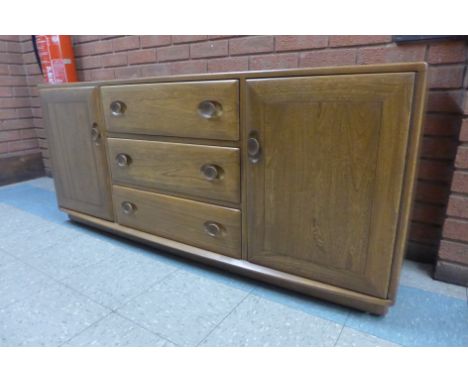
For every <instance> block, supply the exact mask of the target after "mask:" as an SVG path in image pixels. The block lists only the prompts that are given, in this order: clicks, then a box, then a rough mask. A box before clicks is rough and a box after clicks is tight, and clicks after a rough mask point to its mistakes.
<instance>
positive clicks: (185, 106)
mask: <svg viewBox="0 0 468 382" xmlns="http://www.w3.org/2000/svg"><path fill="white" fill-rule="evenodd" d="M238 88H239V86H238V81H237V80H227V81H194V82H179V83H160V84H141V85H119V86H103V87H102V88H101V92H102V101H103V108H104V112H105V117H106V123H107V129H108V130H109V131H110V132H117V133H135V134H149V135H164V136H176V137H188V138H207V139H221V140H238V139H239V89H238Z"/></svg>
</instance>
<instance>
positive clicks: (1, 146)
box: [0, 142, 8, 154]
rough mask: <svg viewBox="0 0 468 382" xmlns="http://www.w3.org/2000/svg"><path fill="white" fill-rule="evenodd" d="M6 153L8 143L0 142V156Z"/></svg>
mask: <svg viewBox="0 0 468 382" xmlns="http://www.w3.org/2000/svg"><path fill="white" fill-rule="evenodd" d="M7 152H8V142H0V154H6V153H7Z"/></svg>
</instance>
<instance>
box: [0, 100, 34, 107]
mask: <svg viewBox="0 0 468 382" xmlns="http://www.w3.org/2000/svg"><path fill="white" fill-rule="evenodd" d="M25 107H30V103H29V98H0V108H5V109H6V108H25Z"/></svg>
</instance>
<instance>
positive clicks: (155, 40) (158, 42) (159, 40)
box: [140, 35, 171, 48]
mask: <svg viewBox="0 0 468 382" xmlns="http://www.w3.org/2000/svg"><path fill="white" fill-rule="evenodd" d="M140 43H141V47H142V48H153V47H157V46H164V45H170V44H171V36H167V35H160V36H140Z"/></svg>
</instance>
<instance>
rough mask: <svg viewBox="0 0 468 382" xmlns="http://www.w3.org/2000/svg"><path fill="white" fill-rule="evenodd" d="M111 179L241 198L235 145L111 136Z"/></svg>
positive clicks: (214, 196) (234, 199) (218, 197)
mask: <svg viewBox="0 0 468 382" xmlns="http://www.w3.org/2000/svg"><path fill="white" fill-rule="evenodd" d="M108 147H109V153H110V163H111V171H112V179H113V181H116V182H118V183H123V184H127V185H130V186H142V187H149V188H155V189H159V190H163V191H168V192H175V193H177V194H179V193H180V194H185V195H189V196H199V197H203V198H210V199H214V200H219V201H227V202H233V203H239V201H240V158H239V149H238V148H235V147H217V146H203V145H191V144H183V143H170V142H155V141H141V140H131V139H118V138H109V139H108Z"/></svg>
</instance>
